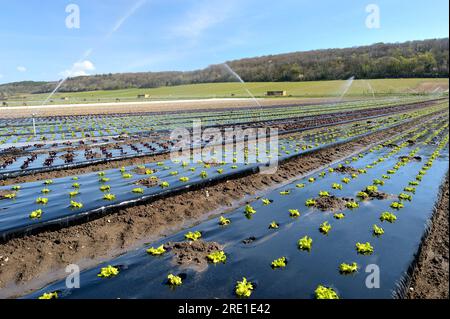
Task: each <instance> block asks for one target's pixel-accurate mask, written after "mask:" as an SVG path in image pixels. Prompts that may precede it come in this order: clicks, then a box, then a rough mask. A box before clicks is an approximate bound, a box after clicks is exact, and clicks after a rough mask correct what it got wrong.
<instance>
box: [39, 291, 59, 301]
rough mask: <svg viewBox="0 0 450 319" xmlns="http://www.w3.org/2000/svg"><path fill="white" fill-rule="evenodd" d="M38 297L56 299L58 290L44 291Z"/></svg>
mask: <svg viewBox="0 0 450 319" xmlns="http://www.w3.org/2000/svg"><path fill="white" fill-rule="evenodd" d="M38 299H44V300H45V299H58V292H56V291H54V292H45V293H44V294H42V295H41V296H39V297H38Z"/></svg>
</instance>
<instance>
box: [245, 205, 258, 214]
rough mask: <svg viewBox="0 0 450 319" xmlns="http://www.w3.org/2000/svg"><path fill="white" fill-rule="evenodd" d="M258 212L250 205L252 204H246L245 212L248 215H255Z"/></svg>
mask: <svg viewBox="0 0 450 319" xmlns="http://www.w3.org/2000/svg"><path fill="white" fill-rule="evenodd" d="M255 213H256V210H255V209H254V208H253V207H252V206H250V205H245V214H246V215H253V214H255Z"/></svg>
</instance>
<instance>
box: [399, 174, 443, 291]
mask: <svg viewBox="0 0 450 319" xmlns="http://www.w3.org/2000/svg"><path fill="white" fill-rule="evenodd" d="M448 197H449V184H448V177H447V179H446V181H445V183H444V185H443V187H442V193H441V198H440V200H439V202H438V204H437V206H436V211H435V213H434V215H433V219H432V221H431V228H430V230H429V233H428V235H427V236H426V237H425V241H424V243H423V245H422V247H421V250H420V254H419V257H418V261H417V265H416V267H415V268H414V270H413V273H412V276H411V283H410V285H409V287H408V294H407V296H406V298H408V299H448V298H449V294H448V293H449V291H448V290H449V288H448V285H449V276H448V275H449V274H448V270H449V269H448V257H449V254H448V244H449V237H448V231H449V225H448V223H449V222H448V221H449V206H448V205H449V204H448Z"/></svg>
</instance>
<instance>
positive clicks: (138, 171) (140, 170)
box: [132, 167, 156, 175]
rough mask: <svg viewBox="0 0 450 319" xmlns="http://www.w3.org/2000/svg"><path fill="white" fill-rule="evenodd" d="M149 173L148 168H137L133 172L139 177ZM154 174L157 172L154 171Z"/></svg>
mask: <svg viewBox="0 0 450 319" xmlns="http://www.w3.org/2000/svg"><path fill="white" fill-rule="evenodd" d="M147 171H148V168H146V167H135V168H133V170H132V172H133V173H136V174H138V175H147ZM153 172H156V171H155V170H153Z"/></svg>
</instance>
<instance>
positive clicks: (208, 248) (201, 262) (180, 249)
mask: <svg viewBox="0 0 450 319" xmlns="http://www.w3.org/2000/svg"><path fill="white" fill-rule="evenodd" d="M164 249H166V250H167V251H169V252H171V253H172V254H173V255H174V258H173V262H174V264H176V265H179V266H181V267H182V268H184V267H189V268H191V267H192V268H194V269H196V270H204V269H205V268H206V267H207V266H208V259H207V256H208V255H209V254H211V253H213V252H216V251H219V250H222V249H223V247H222V246H221V245H220V244H218V243H216V242H206V241H203V240H196V241H189V242H188V241H183V242H168V243H167V244H165V245H164Z"/></svg>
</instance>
